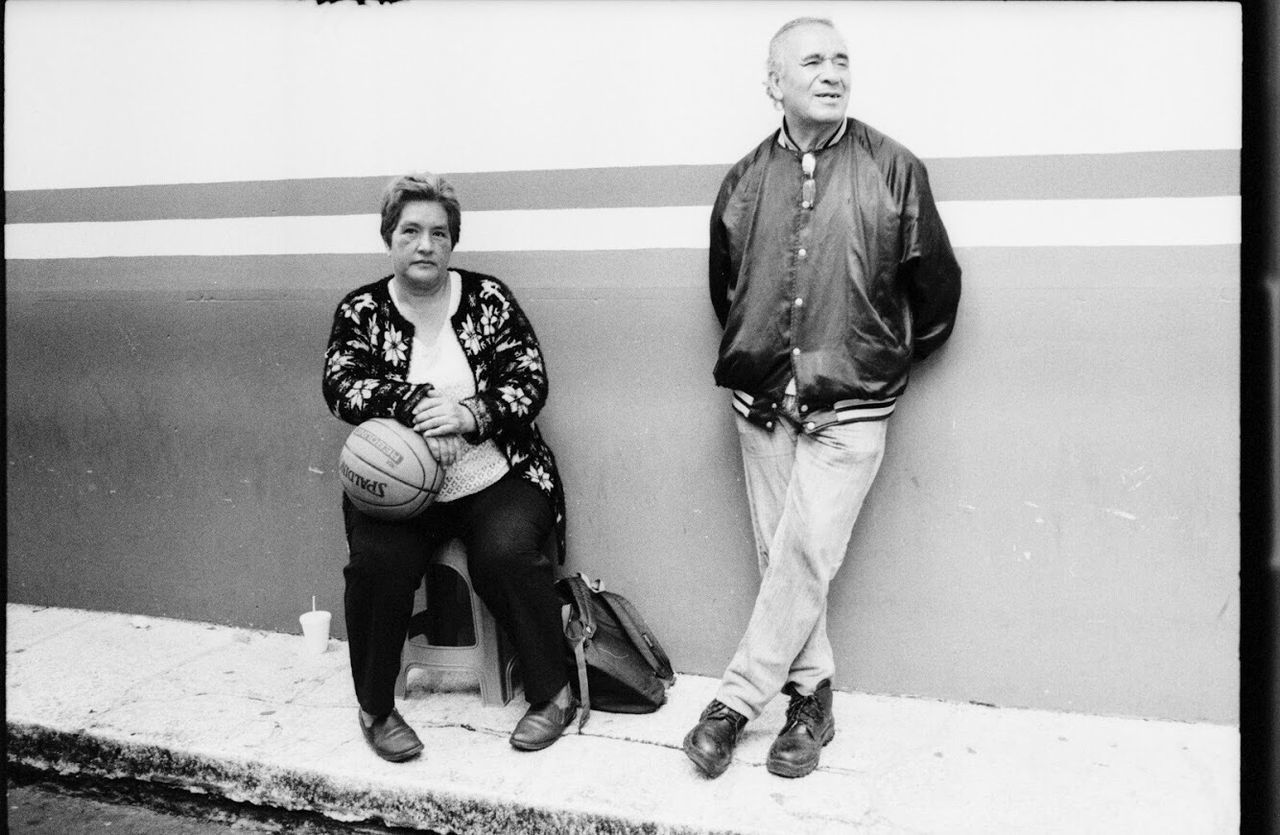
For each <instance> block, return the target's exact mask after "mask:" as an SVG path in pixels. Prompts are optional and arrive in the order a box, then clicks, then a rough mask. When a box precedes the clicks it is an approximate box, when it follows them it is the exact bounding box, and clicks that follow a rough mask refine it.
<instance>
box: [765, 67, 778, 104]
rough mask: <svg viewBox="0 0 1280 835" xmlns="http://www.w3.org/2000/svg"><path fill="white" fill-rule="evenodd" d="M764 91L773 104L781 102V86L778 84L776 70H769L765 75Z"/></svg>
mask: <svg viewBox="0 0 1280 835" xmlns="http://www.w3.org/2000/svg"><path fill="white" fill-rule="evenodd" d="M764 91H765V94H766V95H768V96H769V98H770V99H771V100H772V101H773V103H774V104H781V103H782V87H781V85H779V84H778V74H777V73H776V72H771V73H769V74H768V75H766V76H765V79H764Z"/></svg>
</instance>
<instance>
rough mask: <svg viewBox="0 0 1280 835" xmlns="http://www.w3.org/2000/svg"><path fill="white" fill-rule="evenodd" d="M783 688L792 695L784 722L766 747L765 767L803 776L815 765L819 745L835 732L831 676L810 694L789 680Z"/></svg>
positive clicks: (779, 774)
mask: <svg viewBox="0 0 1280 835" xmlns="http://www.w3.org/2000/svg"><path fill="white" fill-rule="evenodd" d="M782 692H783V693H786V694H787V695H788V696H790V697H791V703H790V704H789V705H787V724H785V725H783V726H782V732H781V733H779V734H778V738H777V739H775V740H774V741H773V745H772V746H770V748H769V758H768V759H767V760H766V761H765V767H766V768H768V769H769V773H771V774H777V775H778V776H779V777H803V776H805V775H806V774H808V773H810V772H812V771H813V770H814V769H815V768H817V767H818V759H819V757H821V756H822V747H823V746H824V745H826V744H827V743H828V742H830V741H831V738H832V737H834V736H835V735H836V719H835V717H834V716H833V715H832V714H831V680H830V679H827V680H826V681H823V682H822V683H821V684H819V685H818V689H817V690H815V691H814V692H813V693H812V694H811V695H808V696H802V695H800V694H799V693H797V692H796V686H795V685H794V684H791V683H788V684H787V686H786V687H784V688H782Z"/></svg>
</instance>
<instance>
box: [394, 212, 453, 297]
mask: <svg viewBox="0 0 1280 835" xmlns="http://www.w3.org/2000/svg"><path fill="white" fill-rule="evenodd" d="M452 255H453V242H452V240H451V239H450V237H449V216H448V214H446V213H445V210H444V206H442V205H440V204H439V203H435V202H433V201H429V200H414V201H411V202H409V203H405V204H404V208H403V209H401V210H400V220H399V221H397V222H396V225H395V228H394V229H392V230H391V268H392V271H393V272H394V273H395V274H396V277H397V278H399V279H400V280H401V281H405V282H408V283H409V284H410V285H413V286H417V287H420V288H422V289H425V290H434V289H436V288H437V287H439V285H440V283H441V282H443V281H444V280H445V278H446V276H448V274H449V257H450V256H452Z"/></svg>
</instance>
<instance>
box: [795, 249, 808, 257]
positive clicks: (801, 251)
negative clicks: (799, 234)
mask: <svg viewBox="0 0 1280 835" xmlns="http://www.w3.org/2000/svg"><path fill="white" fill-rule="evenodd" d="M808 254H809V253H807V252H805V251H804V250H803V249H802V250H800V251H799V252H797V253H796V255H799V256H800V257H801V258H803V257H805V256H806V255H808Z"/></svg>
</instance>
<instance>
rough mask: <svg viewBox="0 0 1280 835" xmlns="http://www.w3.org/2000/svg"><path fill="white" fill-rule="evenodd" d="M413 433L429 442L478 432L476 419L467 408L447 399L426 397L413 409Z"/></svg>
mask: <svg viewBox="0 0 1280 835" xmlns="http://www.w3.org/2000/svg"><path fill="white" fill-rule="evenodd" d="M412 426H413V431H414V432H419V433H421V434H422V436H423V437H424V438H426V439H427V440H428V441H430V439H432V438H440V437H444V436H446V435H466V434H469V433H471V432H474V431H476V418H475V415H473V414H471V410H470V409H468V408H467V407H466V406H463V405H460V404H458V403H455V402H454V401H452V400H450V399H449V398H447V397H424V398H422V399H421V400H419V401H418V403H417V405H415V406H414V407H413V424H412Z"/></svg>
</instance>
